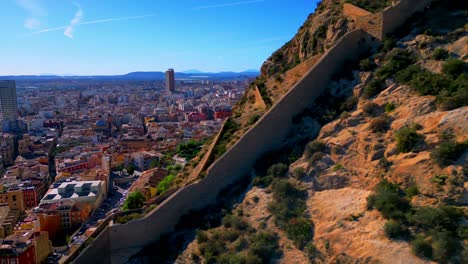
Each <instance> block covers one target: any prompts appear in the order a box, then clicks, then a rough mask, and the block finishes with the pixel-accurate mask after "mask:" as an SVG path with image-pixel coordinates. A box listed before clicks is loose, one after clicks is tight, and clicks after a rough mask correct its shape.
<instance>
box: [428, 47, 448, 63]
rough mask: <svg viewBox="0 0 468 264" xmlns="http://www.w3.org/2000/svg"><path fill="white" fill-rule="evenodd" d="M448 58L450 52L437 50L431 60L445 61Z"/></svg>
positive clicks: (441, 49)
mask: <svg viewBox="0 0 468 264" xmlns="http://www.w3.org/2000/svg"><path fill="white" fill-rule="evenodd" d="M448 57H449V53H448V51H447V50H445V49H443V48H436V49H435V50H434V51H433V52H432V54H431V59H433V60H445V59H447V58H448Z"/></svg>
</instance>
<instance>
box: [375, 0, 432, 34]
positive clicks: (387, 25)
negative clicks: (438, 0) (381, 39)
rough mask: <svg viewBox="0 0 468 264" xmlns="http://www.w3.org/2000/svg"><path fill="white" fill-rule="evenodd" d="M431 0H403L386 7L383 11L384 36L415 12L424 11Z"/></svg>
mask: <svg viewBox="0 0 468 264" xmlns="http://www.w3.org/2000/svg"><path fill="white" fill-rule="evenodd" d="M431 2H432V0H401V1H400V2H399V3H398V4H397V5H395V6H392V7H390V8H387V9H385V10H384V11H383V12H382V14H383V28H382V34H383V36H385V35H386V34H389V33H392V32H393V31H394V30H395V29H397V28H398V27H400V26H402V25H403V24H404V23H405V22H406V21H407V20H408V19H409V18H410V17H411V16H412V15H413V14H414V13H416V12H422V11H424V8H426V7H427V6H429V5H430V3H431Z"/></svg>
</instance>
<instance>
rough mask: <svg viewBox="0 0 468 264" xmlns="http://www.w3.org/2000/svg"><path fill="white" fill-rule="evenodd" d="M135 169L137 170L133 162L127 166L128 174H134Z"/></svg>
mask: <svg viewBox="0 0 468 264" xmlns="http://www.w3.org/2000/svg"><path fill="white" fill-rule="evenodd" d="M135 170H136V167H135V165H133V164H130V165H129V166H128V167H127V172H128V174H130V175H132V174H133V173H134V172H135Z"/></svg>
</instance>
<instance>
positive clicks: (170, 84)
mask: <svg viewBox="0 0 468 264" xmlns="http://www.w3.org/2000/svg"><path fill="white" fill-rule="evenodd" d="M166 90H167V91H168V92H174V91H175V79H174V69H168V70H167V71H166Z"/></svg>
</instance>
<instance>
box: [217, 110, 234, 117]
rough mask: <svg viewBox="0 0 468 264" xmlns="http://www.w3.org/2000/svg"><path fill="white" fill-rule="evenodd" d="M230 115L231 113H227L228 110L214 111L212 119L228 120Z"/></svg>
mask: <svg viewBox="0 0 468 264" xmlns="http://www.w3.org/2000/svg"><path fill="white" fill-rule="evenodd" d="M231 115H232V111H228V110H223V111H216V112H215V114H214V118H215V119H224V118H228V117H230V116H231Z"/></svg>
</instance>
